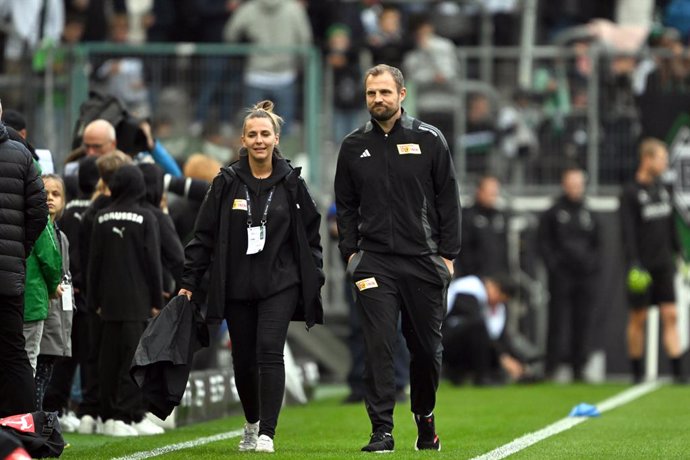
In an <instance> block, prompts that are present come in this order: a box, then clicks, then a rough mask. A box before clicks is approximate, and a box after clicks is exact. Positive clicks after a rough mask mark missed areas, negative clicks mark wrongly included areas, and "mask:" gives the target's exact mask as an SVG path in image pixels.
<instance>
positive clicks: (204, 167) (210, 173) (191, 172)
mask: <svg viewBox="0 0 690 460" xmlns="http://www.w3.org/2000/svg"><path fill="white" fill-rule="evenodd" d="M221 166H222V165H221V164H220V163H219V162H218V161H216V160H214V159H213V158H211V157H209V156H207V155H204V154H203V153H194V154H192V155H190V156H189V158H187V161H186V162H185V164H184V168H183V170H182V174H184V175H185V177H191V178H192V179H199V180H205V181H206V182H211V181H213V178H214V177H216V176H217V175H218V171H220V168H221Z"/></svg>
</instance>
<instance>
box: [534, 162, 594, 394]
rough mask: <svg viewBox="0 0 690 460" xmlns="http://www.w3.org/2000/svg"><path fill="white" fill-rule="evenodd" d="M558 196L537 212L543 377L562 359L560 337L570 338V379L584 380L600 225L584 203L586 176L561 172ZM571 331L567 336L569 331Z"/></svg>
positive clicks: (572, 171)
mask: <svg viewBox="0 0 690 460" xmlns="http://www.w3.org/2000/svg"><path fill="white" fill-rule="evenodd" d="M561 186H562V188H563V195H561V196H560V197H559V198H558V199H557V200H556V202H555V203H554V204H553V206H552V207H551V208H550V209H549V210H548V211H546V212H545V213H544V214H543V215H542V216H541V221H540V223H539V238H538V240H539V245H540V252H541V256H542V258H543V259H544V262H545V263H546V268H547V270H548V273H549V294H550V296H551V299H550V301H549V324H548V338H547V344H546V376H547V377H552V376H553V372H554V371H555V370H556V367H557V366H558V364H560V362H561V360H562V357H563V348H566V347H565V345H564V344H563V343H562V342H563V338H564V337H568V336H569V337H570V347H569V349H570V357H571V359H570V361H571V364H572V369H573V379H574V380H578V381H579V380H582V378H583V375H582V371H583V368H584V365H585V364H586V361H587V354H588V350H587V339H588V334H589V330H590V317H591V310H592V302H593V300H594V274H595V272H596V270H597V268H598V265H599V246H600V238H599V225H598V224H597V220H596V216H595V215H594V214H593V213H592V212H591V211H590V210H589V209H588V208H587V206H586V205H585V201H584V193H585V176H584V172H583V171H582V170H581V169H580V168H576V167H575V168H568V169H566V170H565V171H564V172H563V174H562V176H561ZM568 332H569V334H568Z"/></svg>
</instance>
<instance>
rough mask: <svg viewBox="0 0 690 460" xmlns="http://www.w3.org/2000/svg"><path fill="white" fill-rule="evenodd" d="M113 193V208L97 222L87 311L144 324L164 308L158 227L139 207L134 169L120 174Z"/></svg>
mask: <svg viewBox="0 0 690 460" xmlns="http://www.w3.org/2000/svg"><path fill="white" fill-rule="evenodd" d="M110 191H111V192H112V200H113V201H112V204H110V205H109V206H107V207H105V208H104V209H102V210H100V211H98V213H96V218H95V220H94V223H93V233H92V235H91V247H90V254H89V269H88V280H89V281H88V292H87V295H88V298H89V306H90V307H91V308H95V309H96V310H98V309H100V315H101V318H102V319H103V320H104V321H144V320H146V319H148V318H149V316H150V311H151V308H158V309H160V308H161V307H162V305H163V302H162V295H161V293H162V276H161V264H160V260H161V259H160V237H159V232H158V222H157V221H156V218H155V216H154V215H153V214H152V213H151V212H150V211H149V210H147V209H146V208H145V207H144V206H143V205H142V203H141V202H142V200H143V198H144V194H145V185H144V177H143V175H142V173H141V171H140V170H139V168H137V167H136V166H133V165H125V166H122V167H121V168H120V169H118V170H117V171H116V172H115V174H114V175H113V177H112V178H111V180H110Z"/></svg>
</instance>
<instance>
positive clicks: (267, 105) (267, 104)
mask: <svg viewBox="0 0 690 460" xmlns="http://www.w3.org/2000/svg"><path fill="white" fill-rule="evenodd" d="M273 105H274V104H273V101H269V100H268V99H267V100H265V101H261V102H257V103H256V104H255V105H254V110H265V111H266V112H273Z"/></svg>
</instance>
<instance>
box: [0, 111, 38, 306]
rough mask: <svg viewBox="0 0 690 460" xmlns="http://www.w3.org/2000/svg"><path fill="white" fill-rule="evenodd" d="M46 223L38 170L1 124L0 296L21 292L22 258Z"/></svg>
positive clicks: (23, 262) (23, 149) (22, 277)
mask: <svg viewBox="0 0 690 460" xmlns="http://www.w3.org/2000/svg"><path fill="white" fill-rule="evenodd" d="M47 223H48V204H47V203H46V193H45V190H44V189H43V182H42V181H41V177H40V175H39V171H38V168H37V167H36V165H35V164H34V160H33V158H32V157H31V154H30V153H29V152H28V151H27V149H26V148H25V147H24V146H23V145H21V144H20V143H19V142H15V141H12V140H10V138H9V136H8V134H7V129H6V128H5V125H4V124H2V123H0V296H19V295H21V294H22V293H23V292H24V278H25V275H26V268H25V261H24V260H25V258H26V256H27V255H28V254H29V253H30V252H31V248H32V247H33V245H34V242H35V241H36V239H37V238H38V236H39V235H40V234H41V232H42V231H43V229H44V228H45V226H46V224H47Z"/></svg>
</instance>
